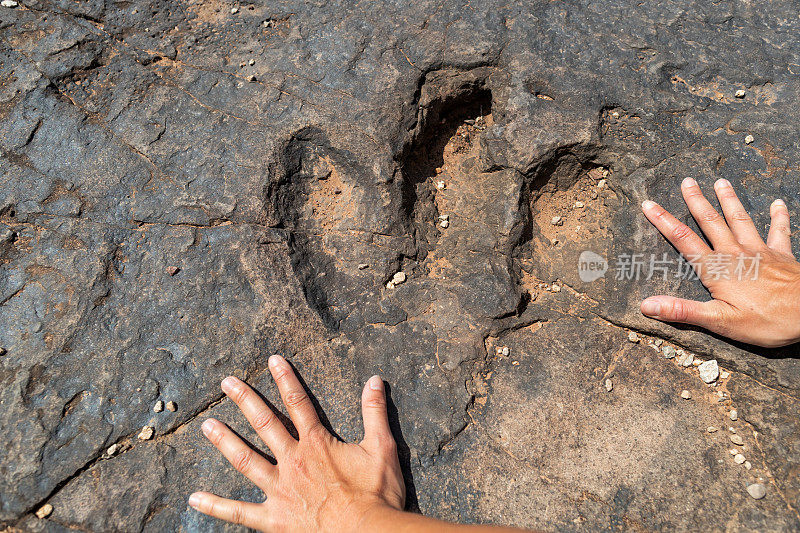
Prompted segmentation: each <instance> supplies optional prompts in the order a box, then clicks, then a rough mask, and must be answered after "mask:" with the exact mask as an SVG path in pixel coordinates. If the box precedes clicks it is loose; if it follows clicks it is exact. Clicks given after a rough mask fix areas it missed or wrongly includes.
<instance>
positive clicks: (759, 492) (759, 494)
mask: <svg viewBox="0 0 800 533" xmlns="http://www.w3.org/2000/svg"><path fill="white" fill-rule="evenodd" d="M747 493H748V494H749V495H750V496H752V497H753V498H754V499H756V500H760V499H761V498H763V497H764V496H766V495H767V487H765V486H764V485H763V484H762V483H753V484H752V485H748V486H747Z"/></svg>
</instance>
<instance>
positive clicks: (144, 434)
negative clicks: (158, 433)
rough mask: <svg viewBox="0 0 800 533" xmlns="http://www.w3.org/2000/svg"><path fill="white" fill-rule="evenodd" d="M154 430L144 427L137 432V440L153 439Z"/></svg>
mask: <svg viewBox="0 0 800 533" xmlns="http://www.w3.org/2000/svg"><path fill="white" fill-rule="evenodd" d="M153 433H154V430H153V428H152V427H151V426H145V427H143V428H142V430H141V431H140V432H139V437H138V438H139V440H150V439H152V438H153Z"/></svg>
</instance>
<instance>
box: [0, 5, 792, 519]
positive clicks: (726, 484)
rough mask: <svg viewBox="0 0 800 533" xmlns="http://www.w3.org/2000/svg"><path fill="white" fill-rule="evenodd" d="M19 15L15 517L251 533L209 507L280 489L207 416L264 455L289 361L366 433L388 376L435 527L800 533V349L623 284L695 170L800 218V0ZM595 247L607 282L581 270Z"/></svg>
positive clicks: (3, 515) (12, 261)
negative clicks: (621, 270) (277, 377)
mask: <svg viewBox="0 0 800 533" xmlns="http://www.w3.org/2000/svg"><path fill="white" fill-rule="evenodd" d="M21 4H22V5H20V6H18V7H16V8H5V7H4V8H0V36H2V39H0V132H2V136H0V150H2V157H0V176H1V177H0V182H1V183H0V185H1V186H0V219H1V220H0V222H2V226H1V227H0V236H2V243H0V304H1V305H0V324H2V327H1V328H0V346H1V347H3V348H4V349H5V350H6V353H5V355H3V356H2V357H0V383H1V384H2V387H0V406H2V409H0V437H1V438H2V446H0V487H2V489H1V490H2V493H1V494H0V524H3V525H4V526H6V527H7V528H10V529H12V530H33V531H63V530H67V529H69V530H73V529H78V530H93V531H94V530H97V531H107V530H116V531H175V530H182V531H208V530H229V529H235V528H233V527H231V526H226V525H224V524H221V523H218V522H216V521H214V520H212V519H208V518H205V517H202V516H200V515H198V514H197V513H195V512H194V511H191V510H189V509H188V508H187V507H186V504H185V502H186V498H187V495H188V493H189V492H190V491H191V490H193V489H205V490H212V491H215V492H217V493H220V494H223V495H226V496H232V497H237V498H245V499H256V498H258V497H260V494H259V491H258V490H256V489H254V488H253V487H252V486H250V485H249V484H248V482H247V481H246V480H244V479H243V478H241V477H239V476H237V475H236V474H235V473H234V472H233V471H232V469H231V468H230V467H229V466H228V465H227V464H226V463H225V461H224V459H223V458H222V457H221V456H220V455H219V454H217V453H216V452H215V451H214V450H213V449H211V447H210V446H209V444H208V443H207V442H206V441H205V440H204V439H203V438H202V436H201V434H200V432H199V425H200V423H201V422H202V420H203V419H204V418H205V417H206V416H209V415H213V416H216V417H217V418H220V419H222V420H225V421H228V422H230V423H231V425H232V426H233V427H234V428H236V429H237V430H240V431H241V432H242V433H243V434H244V435H249V436H251V437H253V435H252V433H251V432H249V431H248V430H247V429H246V427H245V425H244V424H243V419H242V417H241V416H239V415H238V414H237V413H236V412H235V410H234V409H233V408H232V407H231V404H230V403H229V402H227V401H226V400H223V399H222V395H221V392H220V390H219V381H220V380H221V378H222V377H224V376H226V375H228V374H235V375H238V376H240V377H242V378H245V379H247V380H248V381H249V382H250V383H251V384H253V385H254V386H256V387H258V388H259V390H261V391H262V392H263V393H264V394H265V395H266V396H267V397H268V398H269V399H271V400H272V401H276V400H277V397H276V391H275V390H274V387H273V385H272V383H271V382H270V379H269V378H268V376H267V373H266V358H267V356H268V355H270V354H272V353H281V354H283V355H285V356H286V357H287V358H289V359H290V360H291V361H292V362H293V364H294V365H295V366H296V367H297V369H298V371H299V372H300V374H301V375H302V377H303V379H304V380H305V382H306V383H307V384H308V386H309V387H310V389H311V390H312V391H313V392H314V394H315V395H316V398H317V400H318V402H319V406H320V408H321V410H322V412H323V413H324V414H325V415H326V417H327V420H328V422H329V423H330V425H331V427H332V428H334V429H335V430H336V431H337V432H338V434H339V435H341V436H342V437H343V438H346V439H357V438H359V436H360V432H361V425H360V415H359V404H358V402H359V397H360V388H361V385H362V384H363V382H364V380H365V379H367V377H369V376H370V375H372V374H374V373H381V374H382V375H383V376H384V377H385V379H386V380H387V382H388V383H389V385H390V387H391V396H392V400H393V409H392V417H393V423H394V425H395V429H396V433H397V436H398V438H399V439H400V449H401V454H402V461H403V464H404V467H405V470H406V476H407V481H408V482H409V488H410V502H409V505H410V507H411V508H413V509H419V510H421V511H422V512H424V513H426V514H430V515H433V516H438V517H442V518H446V519H452V520H459V521H465V522H494V523H503V524H511V525H518V526H528V527H540V528H546V529H551V530H567V531H573V530H574V531H581V530H585V531H598V530H617V529H632V530H654V529H666V530H676V529H677V530H704V531H713V530H761V531H790V530H797V529H798V528H800V516H799V515H798V509H800V433H798V422H797V419H798V413H799V412H800V410H799V409H798V406H800V362H798V359H797V358H796V357H797V355H798V351H797V348H796V347H790V348H787V349H784V350H780V351H764V350H757V349H752V348H749V347H746V346H738V345H733V344H730V343H727V342H724V341H722V340H720V339H717V338H713V337H711V336H709V335H706V334H704V333H702V332H698V331H692V330H688V329H682V330H678V329H674V328H671V327H668V326H664V325H661V324H658V323H655V322H653V321H649V320H646V319H644V318H643V317H641V315H640V314H639V312H638V302H639V301H640V299H641V298H642V297H644V296H647V295H650V294H653V293H657V292H668V293H676V294H678V293H679V294H682V295H685V296H687V297H699V298H706V297H707V295H706V293H705V291H704V290H703V288H702V286H701V285H700V284H699V283H698V282H696V281H685V280H681V279H676V278H674V277H669V278H667V279H663V277H661V276H654V277H652V278H651V279H650V280H646V279H640V280H638V281H637V280H635V279H621V280H617V279H614V278H615V276H614V270H613V258H614V257H616V256H617V255H619V254H630V253H634V252H636V253H645V254H647V256H648V257H649V255H650V254H653V253H654V254H656V255H657V256H658V257H661V254H664V253H666V254H667V256H668V257H669V258H671V259H672V260H674V259H676V254H675V252H674V250H673V249H672V248H671V247H669V245H667V244H666V243H665V242H664V241H663V239H662V238H661V237H660V236H659V235H658V234H657V232H656V231H655V230H654V229H653V228H651V227H650V226H649V224H648V223H647V222H646V220H645V219H644V218H643V217H642V216H641V215H640V214H639V213H638V205H639V203H640V202H641V201H642V200H644V199H647V198H653V199H656V200H659V201H660V202H661V203H662V204H664V205H665V206H667V207H668V208H669V209H671V210H672V211H673V212H674V213H677V214H678V215H679V216H680V217H681V218H683V219H684V220H688V219H689V216H688V213H687V210H686V208H685V206H684V205H683V202H682V200H681V199H680V196H679V194H676V191H677V185H678V183H679V182H680V180H682V179H683V178H684V177H686V176H692V177H695V178H696V179H698V180H699V181H700V183H701V185H702V186H703V187H704V188H706V189H707V190H709V191H710V189H711V183H712V182H713V180H715V179H716V178H718V177H722V176H724V177H726V178H728V179H729V180H730V181H731V182H733V184H734V186H735V187H736V188H737V190H738V191H739V192H740V194H741V196H742V198H743V200H744V202H745V204H746V207H748V208H749V209H750V210H751V211H752V212H753V214H754V216H755V221H756V224H757V225H758V226H759V228H761V229H762V230H766V224H767V222H768V218H767V208H768V205H769V203H770V202H771V201H772V200H773V199H774V198H776V197H782V198H784V199H785V200H786V201H787V204H788V205H789V208H790V210H792V211H794V210H796V209H797V208H798V206H799V205H800V204H799V202H798V192H800V191H799V190H798V189H800V185H798V183H799V182H798V172H799V171H800V144H798V140H797V139H798V137H797V123H798V118H800V117H798V109H800V83H799V82H798V75H800V41H798V39H797V35H798V34H800V19H798V17H797V9H796V4H794V3H793V2H790V1H776V2H767V3H763V2H762V3H746V2H744V3H743V2H738V1H721V2H714V3H709V2H702V1H697V2H690V1H687V2H670V1H667V2H649V3H641V2H627V3H625V2H607V1H601V2H591V3H584V2H566V3H565V2H550V1H542V2H519V3H507V2H494V1H480V2H474V1H473V2H463V1H458V0H453V1H444V2H439V1H438V0H437V1H435V2H427V1H422V2H419V1H417V2H405V3H402V2H401V3H397V2H375V1H367V2H318V3H308V2H294V1H286V2H283V1H277V2H270V3H257V2H253V3H250V2H241V3H237V4H236V7H239V10H238V12H237V13H231V8H232V7H234V4H228V3H221V2H218V1H206V2H199V1H198V2H178V1H170V2H155V1H154V2H150V3H148V2H115V1H113V0H106V1H103V0H98V1H90V2H69V1H44V0H25V1H23V2H21ZM738 89H744V90H745V91H746V96H745V97H744V98H736V97H735V92H736V91H737V90H738ZM748 134H750V135H753V137H754V142H753V143H752V144H745V143H744V138H745V136H746V135H748ZM439 182H442V183H441V184H440V183H439ZM576 206H580V207H576ZM440 217H441V218H440ZM554 217H560V219H558V222H557V223H556V224H554V223H553V221H554ZM442 221H446V222H447V223H446V224H444V225H446V226H447V227H443V224H442ZM796 227H797V226H796V225H794V226H793V228H796ZM795 245H796V246H797V245H798V240H797V239H795ZM583 250H592V251H594V252H596V253H598V254H601V255H603V256H604V257H606V258H609V259H610V260H611V262H612V268H611V270H609V272H608V273H607V275H606V277H605V278H602V279H599V280H597V281H595V282H592V283H583V282H582V281H581V280H580V279H579V277H578V271H577V268H576V265H577V258H578V255H579V254H580V252H582V251H583ZM364 265H367V266H366V267H365V266H364ZM170 267H177V268H178V271H177V272H176V273H175V269H174V268H172V269H171V268H170ZM400 270H402V271H404V272H405V273H406V274H407V276H408V279H407V281H405V283H403V284H400V285H398V286H396V287H393V288H387V287H386V284H387V282H388V281H390V280H391V278H392V276H393V274H394V273H396V272H398V271H400ZM170 272H172V273H174V275H173V274H171V273H170ZM554 284H555V286H556V290H554V289H553V286H554ZM630 330H636V331H638V332H639V333H640V335H642V340H641V341H640V342H639V343H632V342H629V341H628V331H630ZM655 339H666V341H667V343H666V344H665V345H664V346H667V345H670V346H672V347H675V348H682V349H684V350H686V351H688V352H691V353H694V354H696V356H697V357H699V358H701V359H708V358H710V357H715V358H716V359H717V360H718V361H719V362H720V365H721V366H722V368H723V369H724V370H725V371H727V372H729V373H730V377H728V378H726V379H723V380H721V382H720V383H719V384H718V385H717V386H716V387H709V386H707V385H705V384H703V383H702V382H701V381H700V379H699V378H698V376H697V371H696V369H694V368H693V367H689V368H684V367H682V366H678V365H677V364H676V363H675V362H674V360H667V359H665V358H664V357H663V356H662V355H661V354H660V353H659V352H658V351H657V350H654V349H653V347H652V346H651V343H652V342H655ZM502 347H508V348H509V351H508V352H509V354H508V355H507V356H504V355H503V354H502ZM497 348H501V351H500V353H499V354H498V351H497ZM606 379H611V380H612V382H613V390H612V391H611V392H607V391H606V386H605V380H606ZM683 389H687V390H689V391H690V392H691V393H692V400H690V401H687V400H682V399H681V398H680V396H679V395H680V391H681V390H683ZM718 391H724V392H725V396H724V399H723V401H718V400H719V396H718V394H717V392H718ZM157 400H162V401H169V400H172V401H175V402H176V403H177V406H178V409H177V411H176V412H172V411H169V410H164V411H162V412H159V413H154V412H153V410H152V407H153V405H154V403H155V402H156V401H157ZM732 408H735V409H737V410H738V420H736V421H731V420H730V419H729V418H728V412H729V411H730V409H732ZM145 425H151V426H153V427H154V428H155V437H154V438H153V439H152V440H146V441H141V440H138V439H137V435H138V433H139V431H140V429H141V428H142V427H143V426H145ZM708 426H716V427H718V428H720V430H719V431H717V432H715V433H708V432H707V431H706V428H707V427H708ZM729 426H730V427H733V428H734V429H735V430H736V432H737V434H739V435H741V436H742V438H743V440H744V443H745V444H744V446H743V447H739V451H741V452H742V453H743V454H744V455H745V456H746V457H747V459H748V461H749V462H750V464H751V466H752V468H751V469H750V470H748V469H746V468H745V467H744V466H742V465H736V464H734V463H733V461H732V456H731V455H730V454H729V449H730V448H731V447H732V445H731V442H730V441H729V439H728V433H729V430H728V427H729ZM253 441H254V442H255V441H256V439H255V438H254V437H253ZM112 444H117V445H118V448H119V451H117V452H116V453H115V454H114V455H113V456H110V455H109V454H108V453H107V452H106V450H107V449H108V448H109V446H111V445H112ZM759 478H761V480H762V482H763V483H765V484H766V485H767V496H766V497H765V498H764V499H762V500H753V499H752V498H750V497H749V496H748V495H747V493H746V490H745V487H746V486H747V484H749V483H753V482H755V481H757V480H758V479H759ZM44 503H50V504H52V505H53V508H54V511H53V512H52V514H51V515H50V516H48V517H47V518H46V519H38V518H36V517H35V516H34V514H33V513H34V512H35V511H36V510H37V509H38V508H39V507H40V506H41V505H42V504H44Z"/></svg>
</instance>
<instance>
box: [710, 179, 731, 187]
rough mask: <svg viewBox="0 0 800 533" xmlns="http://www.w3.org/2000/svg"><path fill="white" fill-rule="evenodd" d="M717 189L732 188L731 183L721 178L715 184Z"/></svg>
mask: <svg viewBox="0 0 800 533" xmlns="http://www.w3.org/2000/svg"><path fill="white" fill-rule="evenodd" d="M714 186H715V187H731V182H730V181H728V180H726V179H725V178H720V179H718V180H717V181H716V182H714Z"/></svg>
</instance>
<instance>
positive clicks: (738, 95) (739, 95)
mask: <svg viewBox="0 0 800 533" xmlns="http://www.w3.org/2000/svg"><path fill="white" fill-rule="evenodd" d="M745 94H747V93H745V92H744V89H737V90H736V93H735V96H736V98H744V97H745Z"/></svg>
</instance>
